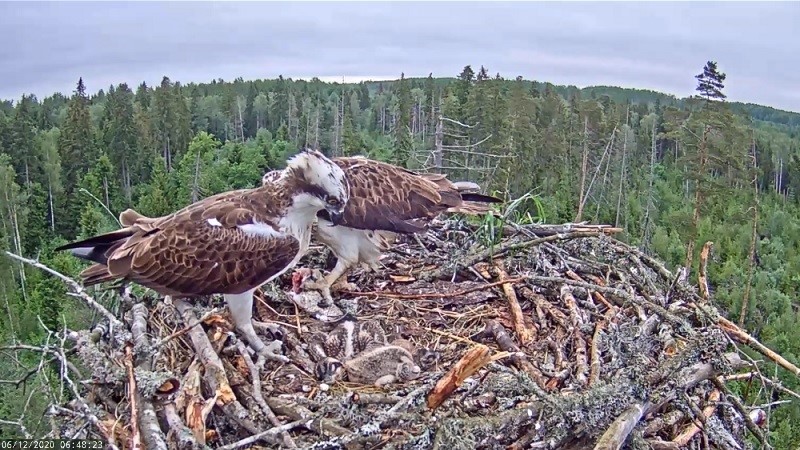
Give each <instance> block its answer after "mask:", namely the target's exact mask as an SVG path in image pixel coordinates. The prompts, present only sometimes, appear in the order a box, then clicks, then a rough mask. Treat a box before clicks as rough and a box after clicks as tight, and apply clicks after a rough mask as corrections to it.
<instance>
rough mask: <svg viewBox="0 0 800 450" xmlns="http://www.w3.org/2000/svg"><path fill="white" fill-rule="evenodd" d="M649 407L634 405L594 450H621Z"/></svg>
mask: <svg viewBox="0 0 800 450" xmlns="http://www.w3.org/2000/svg"><path fill="white" fill-rule="evenodd" d="M649 406H650V404H649V403H634V404H633V405H631V406H629V407H628V409H626V410H625V412H624V413H622V414H621V415H620V416H619V417H617V419H616V420H615V421H614V422H612V423H611V426H610V427H608V429H607V430H606V432H605V433H603V435H602V436H600V439H598V440H597V443H596V444H595V446H594V450H619V449H620V448H621V447H622V444H624V443H625V440H626V439H628V435H629V434H630V433H631V431H633V429H634V428H635V427H636V424H638V423H639V420H641V419H642V416H643V415H644V413H645V411H646V410H647V408H648V407H649Z"/></svg>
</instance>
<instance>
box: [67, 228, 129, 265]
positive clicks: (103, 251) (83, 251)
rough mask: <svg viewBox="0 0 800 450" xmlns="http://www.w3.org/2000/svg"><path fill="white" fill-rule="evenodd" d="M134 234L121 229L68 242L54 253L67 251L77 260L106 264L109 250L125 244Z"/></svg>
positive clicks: (126, 229)
mask: <svg viewBox="0 0 800 450" xmlns="http://www.w3.org/2000/svg"><path fill="white" fill-rule="evenodd" d="M134 232H135V230H133V229H131V228H122V229H120V230H116V231H111V232H109V233H105V234H100V235H97V236H92V237H90V238H88V239H83V240H80V241H75V242H70V243H69V244H65V245H62V246H60V247H57V248H56V249H55V251H62V250H69V251H70V253H72V255H73V256H75V257H77V258H80V259H84V260H86V261H92V262H95V263H98V264H106V263H107V262H108V253H109V250H111V249H112V248H114V247H117V246H119V245H120V244H122V243H123V242H125V240H126V239H128V238H129V237H131V236H132V235H133V233H134Z"/></svg>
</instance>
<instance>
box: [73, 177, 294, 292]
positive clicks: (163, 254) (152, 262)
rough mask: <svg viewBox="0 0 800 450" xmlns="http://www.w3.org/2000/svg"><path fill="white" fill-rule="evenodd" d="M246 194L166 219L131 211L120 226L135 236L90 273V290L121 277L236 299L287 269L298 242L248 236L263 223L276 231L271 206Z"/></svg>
mask: <svg viewBox="0 0 800 450" xmlns="http://www.w3.org/2000/svg"><path fill="white" fill-rule="evenodd" d="M244 191H245V190H239V191H229V192H226V193H223V194H218V195H215V196H212V197H208V198H206V199H205V200H204V201H202V202H199V203H195V204H193V205H190V206H188V207H186V208H184V209H182V210H180V211H178V212H175V213H173V214H170V215H167V216H163V217H157V218H149V217H145V216H142V215H141V214H139V213H137V212H135V211H133V210H126V211H124V212H123V213H122V214H121V215H120V222H122V223H123V226H125V225H127V228H128V229H130V230H132V233H130V234H129V237H127V239H125V240H120V241H118V242H116V243H115V244H114V246H113V247H112V248H111V249H110V250H109V251H108V252H107V257H108V260H107V266H103V265H96V266H92V267H90V268H87V269H86V270H84V272H83V273H82V278H84V284H85V285H88V284H87V283H91V284H97V283H101V282H105V281H111V280H113V279H120V278H122V279H127V280H130V281H133V282H136V283H139V284H141V285H143V286H146V287H149V288H151V289H153V290H155V291H156V292H159V293H160V294H162V295H175V296H179V295H180V296H196V295H208V294H212V293H231V294H235V293H241V292H244V291H247V290H249V289H252V288H254V287H257V286H258V285H260V284H261V283H263V282H264V281H265V280H267V279H269V278H270V277H272V276H274V275H276V274H278V273H280V272H281V271H283V270H284V268H285V267H286V266H287V265H288V264H289V263H290V262H291V261H292V260H293V259H294V258H295V256H296V255H297V252H298V250H299V242H298V241H297V240H296V239H294V238H293V237H289V236H286V237H276V236H252V235H247V234H246V233H245V232H244V231H242V230H241V229H239V228H237V225H245V224H251V223H254V222H256V221H258V222H260V223H264V224H267V225H272V226H273V227H274V226H275V225H274V224H272V223H271V222H270V220H269V216H270V215H271V214H269V213H274V211H272V210H271V209H272V208H271V205H264V204H254V203H253V201H252V199H250V198H248V197H246V196H242V195H241V194H242V193H243V192H244ZM209 219H213V220H212V222H213V221H214V220H216V222H218V223H219V225H217V224H216V223H214V224H212V223H210V222H209ZM103 270H105V273H103ZM84 275H85V276H84Z"/></svg>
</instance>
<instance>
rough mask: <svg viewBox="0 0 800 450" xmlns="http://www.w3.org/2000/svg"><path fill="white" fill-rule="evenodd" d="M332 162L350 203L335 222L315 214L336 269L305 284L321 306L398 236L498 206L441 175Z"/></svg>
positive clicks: (358, 159)
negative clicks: (445, 216) (443, 217)
mask: <svg viewBox="0 0 800 450" xmlns="http://www.w3.org/2000/svg"><path fill="white" fill-rule="evenodd" d="M332 160H333V162H334V163H336V165H338V166H339V167H340V168H341V169H342V170H343V171H344V173H345V176H346V177H347V180H348V183H349V184H350V200H349V201H348V202H347V205H345V208H344V216H343V217H342V218H341V219H340V220H338V221H334V220H333V218H332V217H331V216H330V215H329V214H328V213H327V211H324V210H322V211H319V212H318V213H317V221H318V223H317V226H316V228H315V231H314V237H315V238H316V239H317V240H319V241H320V242H322V243H323V244H324V245H325V246H327V247H328V248H330V249H331V251H332V252H333V254H334V255H335V256H336V258H337V260H336V266H334V268H333V270H331V271H330V273H328V275H327V276H326V277H324V279H323V280H319V281H314V282H306V283H305V287H307V288H310V289H316V290H319V292H320V293H321V294H322V296H323V298H324V300H325V301H324V303H325V304H329V302H330V301H332V298H331V294H330V287H331V286H333V284H334V283H335V282H336V281H337V280H338V279H339V278H341V277H342V276H343V275H344V274H345V273H346V272H347V271H348V270H349V269H350V268H351V267H352V266H354V265H356V264H358V263H361V264H362V265H363V266H365V268H369V269H372V270H377V269H378V264H377V263H378V260H379V259H380V257H381V254H382V253H383V252H385V251H387V250H388V249H389V247H390V245H391V244H392V243H393V242H394V240H395V238H396V237H397V233H403V234H411V233H420V232H423V231H426V226H427V224H428V222H429V221H430V220H431V219H432V218H434V217H436V216H437V215H439V214H440V213H443V212H460V213H465V214H483V213H488V212H490V211H491V209H490V208H489V206H488V205H487V203H500V202H502V200H500V199H498V198H496V197H491V196H488V195H483V194H479V193H476V192H472V191H477V190H478V189H479V188H480V187H479V186H478V185H477V184H475V183H471V182H455V183H454V182H451V181H450V180H448V179H447V176H446V175H441V174H420V173H416V172H413V171H410V170H407V169H404V168H402V167H398V166H395V165H392V164H388V163H384V162H380V161H375V160H371V159H368V158H365V157H363V156H353V157H339V158H332ZM279 176H280V172H279V171H272V172H267V173H266V174H264V176H263V178H262V182H263V183H264V184H267V183H270V182H272V181H271V180H274V179H276V178H277V177H279ZM337 222H338V223H337ZM334 225H336V226H334Z"/></svg>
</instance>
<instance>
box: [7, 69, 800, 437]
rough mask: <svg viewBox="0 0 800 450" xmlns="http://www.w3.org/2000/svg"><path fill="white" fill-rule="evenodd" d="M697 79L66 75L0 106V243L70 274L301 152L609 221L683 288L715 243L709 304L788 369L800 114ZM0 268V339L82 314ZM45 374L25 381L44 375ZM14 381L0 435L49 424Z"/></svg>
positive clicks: (794, 385) (793, 426) (10, 371)
mask: <svg viewBox="0 0 800 450" xmlns="http://www.w3.org/2000/svg"><path fill="white" fill-rule="evenodd" d="M695 75H697V76H696V78H697V83H698V95H695V96H691V97H688V98H682V99H679V98H676V97H674V96H671V95H667V94H663V93H659V92H653V91H648V90H637V89H626V88H622V87H613V86H594V87H587V88H583V89H579V88H577V87H574V86H557V85H554V84H551V83H546V82H538V81H530V80H526V79H523V78H522V77H515V78H504V77H503V76H502V75H501V74H499V73H497V74H494V75H491V74H490V73H489V71H488V69H487V68H485V67H483V66H481V67H479V68H478V67H473V66H469V65H468V66H465V67H464V69H463V71H462V72H461V73H460V74H458V76H456V77H446V78H437V77H434V76H433V75H432V74H431V75H430V76H428V77H427V78H406V77H405V76H404V75H403V74H401V76H400V78H399V79H397V80H393V81H375V82H361V83H357V84H350V83H325V82H322V81H320V80H318V79H313V80H310V81H302V80H292V79H288V78H284V77H282V76H281V77H278V78H277V79H268V80H243V79H241V78H238V79H236V80H233V81H225V80H222V79H218V80H214V81H211V82H209V83H187V84H182V83H181V82H179V81H177V80H171V79H170V78H169V77H167V76H165V77H164V78H163V79H162V80H161V83H160V84H159V85H158V86H148V85H146V84H145V83H142V84H140V85H138V86H129V85H127V84H125V83H120V84H117V85H112V86H107V87H102V88H100V89H97V90H95V91H92V92H90V91H89V90H88V89H87V85H91V80H85V79H80V80H78V81H77V84H76V88H75V90H74V92H73V93H72V94H71V95H70V96H64V95H62V94H54V95H51V96H48V97H45V98H42V99H39V98H37V97H35V96H32V95H24V96H22V97H21V98H19V99H14V100H13V101H4V102H2V103H0V210H2V213H0V217H2V221H0V236H1V237H2V241H1V242H2V244H0V245H2V246H3V247H4V248H3V249H4V250H8V251H11V252H13V253H16V254H19V255H22V256H25V257H29V258H38V260H40V261H41V262H43V263H45V264H47V265H48V266H50V267H53V268H54V269H56V270H58V271H59V272H61V273H64V274H67V275H69V276H75V275H76V274H77V273H78V271H79V270H80V269H81V265H80V263H78V262H77V261H76V260H75V259H74V258H71V257H70V256H69V255H64V254H55V253H53V251H52V249H53V248H54V247H56V246H58V245H59V244H62V243H64V242H66V241H67V240H73V239H77V238H82V237H88V236H91V235H94V234H96V233H99V232H104V231H110V230H112V229H114V228H115V227H117V226H118V223H117V222H116V216H117V215H118V214H119V212H120V211H122V210H124V209H125V208H134V209H135V210H137V211H138V212H140V213H142V214H144V215H148V216H157V215H163V214H167V213H169V212H172V211H173V210H175V209H178V208H180V207H182V206H185V205H187V204H189V203H190V202H193V201H196V200H198V199H200V198H203V197H206V196H209V195H212V194H214V193H218V192H222V191H225V190H229V189H239V188H246V187H254V186H256V185H257V184H258V183H260V180H261V175H262V174H263V173H264V172H265V171H267V170H270V169H275V168H281V167H282V165H283V164H284V162H285V160H286V158H287V157H288V156H290V155H292V154H294V153H295V152H297V151H298V150H299V149H301V148H304V147H310V148H317V149H322V150H323V152H325V153H326V154H328V155H334V156H336V155H356V154H362V155H365V156H368V157H372V158H376V159H381V160H385V161H391V162H394V163H396V164H400V165H403V166H406V167H408V168H411V169H419V170H430V171H442V172H445V173H447V174H448V175H449V176H450V178H452V179H468V180H472V181H475V182H478V183H480V184H481V185H482V186H484V187H485V190H486V192H488V193H492V194H494V195H498V196H500V197H503V198H505V199H507V200H513V199H517V198H521V197H524V196H526V195H528V196H527V197H525V198H526V200H525V201H523V202H522V203H521V205H520V207H519V208H518V209H517V213H518V217H516V218H515V220H517V221H528V222H536V221H541V222H546V223H564V222H572V221H575V222H580V221H588V222H591V223H600V224H609V225H613V226H615V227H620V228H622V229H623V230H624V231H623V232H622V233H621V235H620V236H619V237H620V238H621V239H622V240H624V241H626V242H628V243H629V244H631V245H634V246H637V247H639V248H640V249H641V250H642V251H643V252H645V253H646V254H649V255H654V256H657V257H658V258H659V259H661V260H663V261H665V262H666V264H667V266H668V267H669V268H670V270H672V269H674V268H677V267H680V266H684V265H685V266H689V267H690V268H692V276H696V273H697V272H696V271H697V268H698V262H697V260H698V253H699V251H700V250H699V249H700V248H701V247H702V246H703V244H704V243H706V242H708V241H713V243H714V245H713V250H712V256H711V258H710V261H709V267H708V277H709V286H710V288H711V291H712V294H713V301H714V302H715V304H717V305H718V306H719V307H720V308H721V309H722V310H724V311H726V312H727V313H728V316H729V318H730V319H731V320H732V321H734V322H737V323H738V324H739V325H740V326H742V327H743V328H745V329H747V330H748V331H749V332H750V333H751V334H752V335H753V336H755V337H756V338H758V339H759V340H760V341H761V342H763V343H764V344H765V345H767V346H768V347H770V348H771V349H773V350H775V351H776V352H778V353H780V354H782V355H784V356H785V357H786V358H787V359H788V360H790V361H791V362H793V363H794V364H800V328H798V327H797V323H798V309H800V301H798V300H797V298H798V292H799V291H800V276H799V275H797V274H798V273H800V224H798V222H797V220H796V218H797V217H798V215H799V214H800V134H799V133H800V114H798V113H794V112H787V111H781V110H777V109H774V108H771V107H769V106H764V105H754V104H743V103H737V102H729V101H727V99H726V98H725V96H724V95H725V94H724V86H725V84H727V83H735V79H736V74H729V77H727V78H726V76H725V74H722V73H721V72H719V70H718V68H717V66H716V63H713V62H712V61H709V63H708V64H707V65H706V66H705V67H703V68H698V74H691V73H689V74H686V77H687V78H689V77H693V76H695ZM95 89H96V88H95ZM0 264H2V270H0V296H1V297H2V302H1V303H2V309H3V311H4V314H0V341H3V342H37V341H41V340H43V339H46V338H47V334H46V332H45V329H44V327H47V328H48V329H50V330H58V329H59V328H61V327H65V326H66V327H79V326H82V325H86V324H87V323H89V322H90V321H91V320H92V317H91V313H89V312H88V310H87V309H85V307H83V306H81V304H79V303H78V302H77V301H76V300H75V299H74V298H72V297H70V296H69V295H67V292H66V287H65V286H64V285H63V284H62V283H61V281H59V280H57V279H54V278H53V277H50V276H48V275H46V274H44V273H42V272H41V271H38V270H36V269H34V268H31V267H26V266H24V265H22V264H20V263H19V262H18V261H15V260H11V259H3V260H2V262H0ZM33 361H34V360H33V359H31V360H27V361H25V360H22V361H18V363H19V364H15V365H4V366H3V367H1V368H0V379H8V380H14V379H21V378H22V377H25V376H26V372H27V371H26V370H25V369H24V367H28V366H25V364H31V363H32V362H33ZM773 366H774V365H773ZM53 370H55V368H54V367H51V366H48V367H46V368H45V369H44V373H42V374H39V375H37V377H39V378H41V379H40V380H39V381H37V382H47V381H44V380H49V382H54V381H53V380H56V379H57V376H54V375H56V373H55V372H52V371H53ZM48 371H51V372H48ZM775 371H776V372H777V373H778V375H779V376H780V377H781V379H782V380H783V382H784V384H785V386H786V387H788V388H790V389H794V390H797V389H798V388H800V383H798V380H797V378H796V377H794V376H790V375H789V374H787V373H785V372H784V371H783V369H781V368H775ZM48 375H49V376H50V377H49V378H48V377H47V376H48ZM28 376H33V375H28ZM42 377H44V378H42ZM22 389H23V388H22V386H16V385H14V384H0V419H3V420H4V421H0V437H10V436H16V433H18V430H19V428H18V427H17V426H16V425H15V423H13V422H14V420H15V419H14V418H15V417H18V416H19V411H20V410H22V409H23V408H24V407H27V408H28V409H30V410H34V411H38V414H29V415H28V416H27V417H28V418H29V419H28V420H29V421H30V422H29V423H26V424H25V425H26V426H27V427H28V429H29V430H30V431H31V432H34V431H37V430H41V429H42V428H43V427H47V426H48V425H47V422H46V420H44V419H42V414H41V413H42V412H43V410H44V408H45V405H46V404H47V399H42V398H28V397H27V396H26V395H21V394H20V393H21V392H22ZM747 395H749V397H747ZM763 395H765V394H764V393H747V394H746V395H745V398H746V399H747V400H748V401H750V402H758V401H759V399H760V400H763V398H760V397H759V396H763ZM6 422H8V423H6ZM9 423H10V424H11V425H9ZM798 424H800V404H798V403H797V402H795V403H793V404H790V405H787V406H785V407H782V408H781V409H780V410H778V411H776V412H775V414H774V415H773V417H772V418H771V420H770V441H771V442H772V443H773V445H774V446H775V448H789V447H790V446H792V445H794V446H796V445H797V443H798V442H800V425H798Z"/></svg>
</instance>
